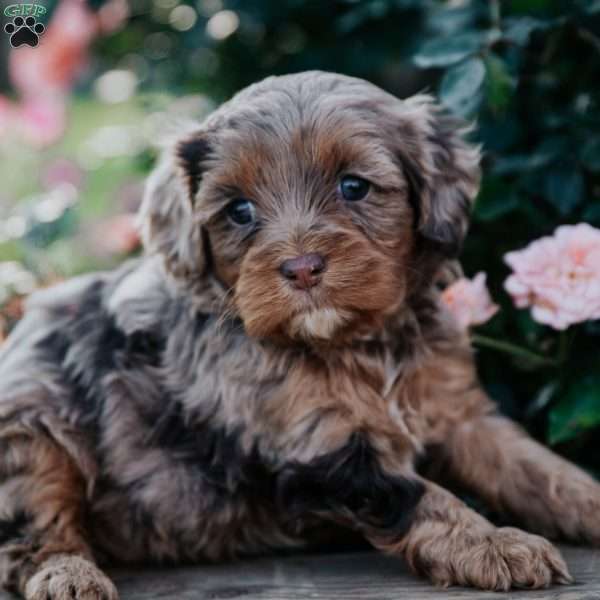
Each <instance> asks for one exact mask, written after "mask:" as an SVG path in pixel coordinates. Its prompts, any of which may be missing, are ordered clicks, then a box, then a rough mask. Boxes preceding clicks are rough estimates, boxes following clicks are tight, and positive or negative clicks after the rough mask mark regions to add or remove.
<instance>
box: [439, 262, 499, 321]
mask: <svg viewBox="0 0 600 600" xmlns="http://www.w3.org/2000/svg"><path fill="white" fill-rule="evenodd" d="M485 279H486V275H485V273H477V275H475V277H474V278H473V279H467V278H466V277H461V278H460V279H458V280H457V281H455V282H454V283H453V284H452V285H450V286H448V287H447V288H446V289H445V290H444V291H443V292H442V300H443V301H444V302H445V303H446V306H447V307H448V308H449V309H450V312H451V313H452V315H453V316H454V318H455V319H456V320H457V322H458V324H459V325H460V326H461V327H462V328H463V329H467V328H468V327H469V326H470V325H481V324H483V323H485V322H486V321H489V320H490V319H491V318H492V317H493V316H494V315H495V314H496V312H497V311H498V306H497V305H496V304H494V303H493V302H492V299H491V297H490V293H489V291H488V289H487V286H486V284H485Z"/></svg>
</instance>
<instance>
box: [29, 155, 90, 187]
mask: <svg viewBox="0 0 600 600" xmlns="http://www.w3.org/2000/svg"><path fill="white" fill-rule="evenodd" d="M84 177H85V175H84V171H83V169H82V168H81V167H79V166H78V165H77V163H75V162H73V161H72V160H68V159H66V158H57V159H54V160H52V161H51V162H49V163H48V164H46V165H45V167H44V169H43V171H42V173H41V174H40V183H41V184H42V186H43V187H44V188H45V189H47V190H51V189H53V188H55V187H57V186H59V185H62V184H64V183H70V184H71V185H72V186H73V187H74V188H76V189H80V188H81V186H82V185H83V180H84Z"/></svg>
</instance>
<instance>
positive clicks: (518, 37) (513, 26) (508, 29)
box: [503, 16, 552, 46]
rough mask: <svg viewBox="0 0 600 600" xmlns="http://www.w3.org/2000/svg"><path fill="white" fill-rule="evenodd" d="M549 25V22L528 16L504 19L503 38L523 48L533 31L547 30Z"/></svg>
mask: <svg viewBox="0 0 600 600" xmlns="http://www.w3.org/2000/svg"><path fill="white" fill-rule="evenodd" d="M551 24H552V23H551V22H549V21H542V20H541V19H535V18H533V17H528V16H522V17H518V18H512V19H510V18H509V19H505V21H504V28H505V29H504V35H503V38H504V39H505V40H508V41H510V42H513V43H514V44H517V45H519V46H524V45H525V44H527V42H528V41H529V37H530V36H531V34H532V33H533V32H534V31H539V30H543V29H547V28H548V27H550V26H551Z"/></svg>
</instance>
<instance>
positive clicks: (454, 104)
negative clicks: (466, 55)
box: [440, 58, 485, 117]
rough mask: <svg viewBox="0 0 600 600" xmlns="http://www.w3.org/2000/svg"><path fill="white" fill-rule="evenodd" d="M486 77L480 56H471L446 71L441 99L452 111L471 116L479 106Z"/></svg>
mask: <svg viewBox="0 0 600 600" xmlns="http://www.w3.org/2000/svg"><path fill="white" fill-rule="evenodd" d="M484 79H485V67H484V66H483V61H482V60H481V59H480V58H471V59H469V60H466V61H464V62H462V63H460V64H458V65H456V66H455V67H452V68H450V69H448V71H446V74H445V75H444V78H443V79H442V83H441V86H440V100H441V102H442V104H443V105H444V106H446V107H447V108H448V109H450V111H451V112H453V113H455V114H458V115H461V116H464V117H466V116H469V115H471V114H472V113H473V112H474V110H475V109H476V108H477V105H478V103H479V100H481V95H480V94H479V91H480V89H481V86H482V85H483V81H484Z"/></svg>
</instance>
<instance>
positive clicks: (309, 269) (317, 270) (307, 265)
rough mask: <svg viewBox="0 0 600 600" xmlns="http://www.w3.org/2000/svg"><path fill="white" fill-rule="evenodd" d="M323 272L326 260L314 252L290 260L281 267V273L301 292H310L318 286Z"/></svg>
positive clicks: (285, 261)
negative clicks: (309, 290)
mask: <svg viewBox="0 0 600 600" xmlns="http://www.w3.org/2000/svg"><path fill="white" fill-rule="evenodd" d="M323 271H325V259H324V258H323V257H322V256H321V255H320V254H316V253H314V252H313V253H312V254H303V255H302V256H296V257H295V258H289V259H288V260H284V261H283V262H282V263H281V265H280V266H279V272H280V273H281V274H282V275H283V276H284V277H285V278H286V279H287V280H289V281H291V282H292V283H293V284H294V286H295V287H297V288H299V289H301V290H308V289H310V288H311V287H314V286H315V285H317V284H318V283H319V281H320V279H321V277H320V275H321V273H323Z"/></svg>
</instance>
